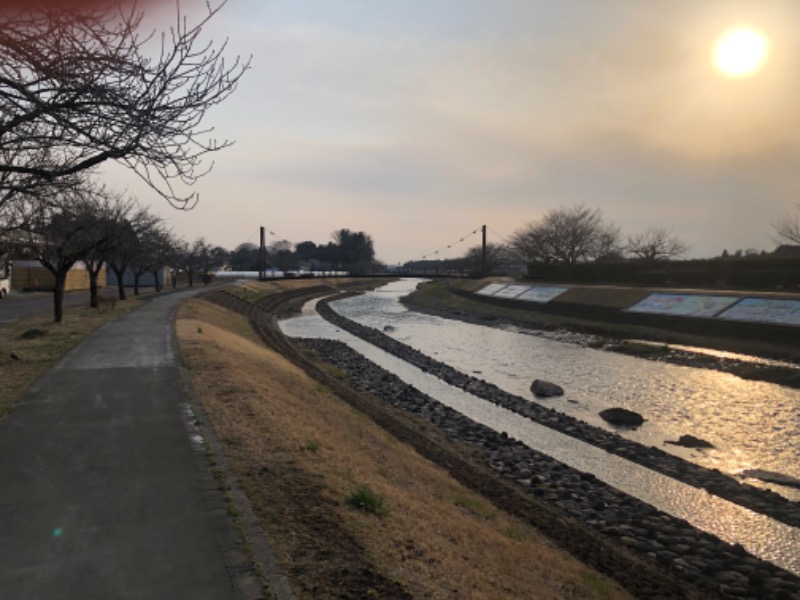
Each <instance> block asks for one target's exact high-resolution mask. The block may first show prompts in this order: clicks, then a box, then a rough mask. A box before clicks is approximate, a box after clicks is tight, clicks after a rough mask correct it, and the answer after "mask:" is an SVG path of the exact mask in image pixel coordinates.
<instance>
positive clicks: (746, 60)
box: [713, 26, 769, 78]
mask: <svg viewBox="0 0 800 600" xmlns="http://www.w3.org/2000/svg"><path fill="white" fill-rule="evenodd" d="M768 52H769V41H768V40H767V37H766V36H765V35H764V34H763V33H761V32H760V31H758V30H756V29H753V28H751V27H743V26H738V27H733V28H731V29H729V30H728V31H726V32H725V33H723V34H722V35H721V36H719V37H718V38H717V41H716V42H715V44H714V54H713V57H714V66H715V67H716V68H717V70H718V71H719V72H720V73H722V74H723V75H725V76H726V77H732V78H742V77H749V76H751V75H755V74H756V73H757V72H758V71H759V70H760V69H761V67H762V66H763V65H764V61H765V60H766V58H767V53H768Z"/></svg>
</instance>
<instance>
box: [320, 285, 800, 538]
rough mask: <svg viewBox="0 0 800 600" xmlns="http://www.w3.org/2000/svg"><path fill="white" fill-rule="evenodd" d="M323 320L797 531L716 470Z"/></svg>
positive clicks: (772, 496) (784, 510)
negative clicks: (645, 444)
mask: <svg viewBox="0 0 800 600" xmlns="http://www.w3.org/2000/svg"><path fill="white" fill-rule="evenodd" d="M317 310H318V311H319V313H320V315H322V316H323V318H325V319H327V320H329V321H330V322H332V323H334V324H336V325H337V326H339V327H341V328H342V329H344V330H346V331H348V332H350V333H352V334H353V335H356V336H357V337H360V338H362V339H364V340H366V341H368V342H370V343H371V344H373V345H375V346H377V347H379V348H381V349H383V350H384V351H386V352H388V353H390V354H393V355H394V356H397V357H398V358H400V359H402V360H404V361H406V362H408V363H410V364H412V365H414V366H416V367H418V368H420V369H422V370H423V371H426V372H428V373H431V374H432V375H435V376H436V377H439V378H440V379H442V380H443V381H445V382H447V383H448V384H450V385H453V386H456V387H459V388H461V389H463V390H465V391H467V392H469V393H471V394H474V395H476V396H478V397H480V398H483V399H484V400H487V401H489V402H492V403H494V404H497V405H499V406H502V407H503V408H506V409H508V410H511V411H513V412H515V413H516V414H519V415H521V416H523V417H525V418H528V419H531V420H532V421H534V422H536V423H539V424H540V425H544V426H546V427H549V428H551V429H554V430H556V431H559V432H561V433H564V434H566V435H569V436H571V437H574V438H576V439H579V440H581V441H583V442H586V443H588V444H591V445H593V446H596V447H598V448H602V449H603V450H605V451H607V452H609V453H612V454H616V455H618V456H621V457H623V458H625V459H627V460H630V461H632V462H635V463H637V464H640V465H642V466H645V467H647V468H649V469H652V470H654V471H658V472H659V473H663V474H664V475H667V476H669V477H672V478H674V479H677V480H678V481H681V482H683V483H686V484H688V485H691V486H693V487H696V488H701V489H705V490H706V491H708V492H709V493H711V494H714V495H716V496H719V497H720V498H724V499H725V500H728V501H730V502H734V503H736V504H738V505H740V506H743V507H746V508H749V509H750V510H753V511H755V512H758V513H761V514H765V515H768V516H770V517H772V518H773V519H776V520H778V521H781V522H783V523H786V524H787V525H791V526H794V527H798V526H800V506H798V505H797V503H795V502H792V501H790V500H788V499H786V498H784V497H783V496H781V495H780V494H777V493H775V492H772V491H770V490H765V489H761V488H756V487H754V486H751V485H747V484H744V483H742V482H740V481H739V480H737V479H735V478H733V477H731V476H728V475H725V474H724V473H722V472H720V471H718V470H716V469H707V468H705V467H702V466H699V465H696V464H694V463H692V462H689V461H687V460H684V459H682V458H680V457H678V456H675V455H674V454H670V453H668V452H665V451H664V450H661V449H659V448H656V447H652V446H644V445H642V444H639V443H637V442H635V441H632V440H628V439H625V438H623V437H622V436H619V435H617V434H615V433H613V432H610V431H608V430H606V429H602V428H599V427H595V426H593V425H589V424H588V423H585V422H583V421H580V420H578V419H576V418H574V417H571V416H569V415H565V414H563V413H559V412H557V411H555V410H553V409H551V408H548V407H545V406H542V405H541V404H537V403H533V402H530V401H529V400H528V399H526V398H522V397H520V396H516V395H514V394H510V393H508V392H506V391H504V390H501V389H500V388H498V387H497V386H495V385H493V384H491V383H488V382H486V381H484V380H482V379H479V378H476V377H473V376H471V375H467V374H465V373H461V372H459V371H457V370H456V369H453V368H452V367H450V366H448V365H445V364H443V363H441V362H439V361H437V360H435V359H433V358H431V357H428V356H425V355H424V354H423V353H421V352H419V351H418V350H415V349H414V348H411V347H409V346H407V345H406V344H403V343H402V342H399V341H397V340H395V339H393V338H391V337H389V336H388V335H386V334H384V333H382V332H380V331H378V330H376V329H373V328H370V327H366V326H364V325H361V324H359V323H356V322H354V321H351V320H350V319H347V318H345V317H343V316H342V315H340V314H339V313H337V312H336V311H334V310H333V309H332V308H331V307H330V306H329V304H328V303H327V302H326V301H321V302H319V303H318V304H317Z"/></svg>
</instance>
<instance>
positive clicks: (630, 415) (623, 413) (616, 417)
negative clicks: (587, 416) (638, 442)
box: [599, 407, 644, 427]
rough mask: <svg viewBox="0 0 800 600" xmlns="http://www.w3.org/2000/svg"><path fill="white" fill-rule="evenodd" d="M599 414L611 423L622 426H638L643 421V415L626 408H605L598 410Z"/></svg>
mask: <svg viewBox="0 0 800 600" xmlns="http://www.w3.org/2000/svg"><path fill="white" fill-rule="evenodd" d="M599 414H600V416H601V417H603V419H604V420H605V421H606V422H608V423H611V424H612V425H620V426H622V427H639V425H641V424H642V423H644V417H643V416H642V415H640V414H639V413H637V412H634V411H632V410H628V409H627V408H618V407H615V408H607V409H605V410H601V411H600V413H599Z"/></svg>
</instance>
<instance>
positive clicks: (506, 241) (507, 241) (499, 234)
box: [487, 227, 511, 244]
mask: <svg viewBox="0 0 800 600" xmlns="http://www.w3.org/2000/svg"><path fill="white" fill-rule="evenodd" d="M487 229H488V230H489V231H491V232H492V233H493V234H494V235H496V236H497V237H499V238H500V239H501V240H503V241H504V242H505V243H506V244H510V243H511V241H510V240H509V239H508V238H507V237H506V236H504V235H503V234H501V233H497V232H496V231H495V230H494V229H492V228H491V227H487Z"/></svg>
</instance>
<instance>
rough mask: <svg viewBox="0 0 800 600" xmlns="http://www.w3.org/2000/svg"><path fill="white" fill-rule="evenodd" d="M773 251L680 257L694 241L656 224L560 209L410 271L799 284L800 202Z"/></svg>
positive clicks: (782, 223)
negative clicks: (634, 229) (637, 228)
mask: <svg viewBox="0 0 800 600" xmlns="http://www.w3.org/2000/svg"><path fill="white" fill-rule="evenodd" d="M772 227H773V230H774V232H775V237H774V240H775V242H776V243H778V244H780V245H779V246H778V247H777V249H776V250H775V251H774V252H772V253H767V252H765V251H758V250H755V249H752V248H750V249H746V250H736V251H735V252H733V253H732V254H728V252H727V250H724V251H723V252H722V255H721V256H719V257H717V258H713V259H703V260H678V259H681V258H682V257H683V256H684V255H685V254H686V253H687V252H688V250H689V246H688V244H686V243H685V242H684V241H683V240H681V239H680V238H679V237H678V236H677V235H675V234H674V233H673V232H672V231H670V230H668V229H666V228H663V227H659V226H655V227H651V228H649V229H647V230H645V231H642V232H639V233H634V234H630V235H627V236H623V235H622V233H621V231H620V228H619V227H617V226H616V225H613V224H611V223H608V222H607V221H605V219H604V218H603V215H602V212H601V210H600V209H591V208H589V207H587V206H585V205H576V206H572V207H567V208H558V209H554V210H551V211H549V212H547V213H545V214H544V215H543V216H542V218H541V219H539V220H537V221H533V222H529V223H527V224H525V225H523V226H522V227H520V228H519V229H518V230H517V231H515V232H514V233H513V234H512V235H511V236H510V238H509V240H508V242H507V243H505V244H497V243H490V244H487V247H486V254H485V256H484V255H483V249H482V248H481V247H480V246H475V247H472V248H469V249H468V250H467V251H466V253H465V254H464V255H463V256H461V257H458V258H452V259H446V260H417V261H412V262H408V263H406V264H405V265H404V266H403V267H404V269H405V270H407V271H411V272H421V273H425V272H430V273H448V272H453V273H456V272H460V273H471V274H475V275H478V274H482V273H484V270H485V273H492V272H497V273H499V272H508V271H511V270H517V271H518V270H520V267H521V268H522V270H524V271H526V272H527V274H528V275H529V276H530V277H532V278H536V279H548V280H553V281H576V282H577V281H581V282H592V283H626V284H644V285H692V286H738V287H769V288H774V287H783V288H786V287H797V286H798V284H800V276H799V275H798V274H800V262H798V261H800V206H798V211H797V212H796V213H789V212H787V213H786V214H785V215H784V216H783V217H782V218H781V219H779V220H777V221H775V222H773V223H772Z"/></svg>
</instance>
